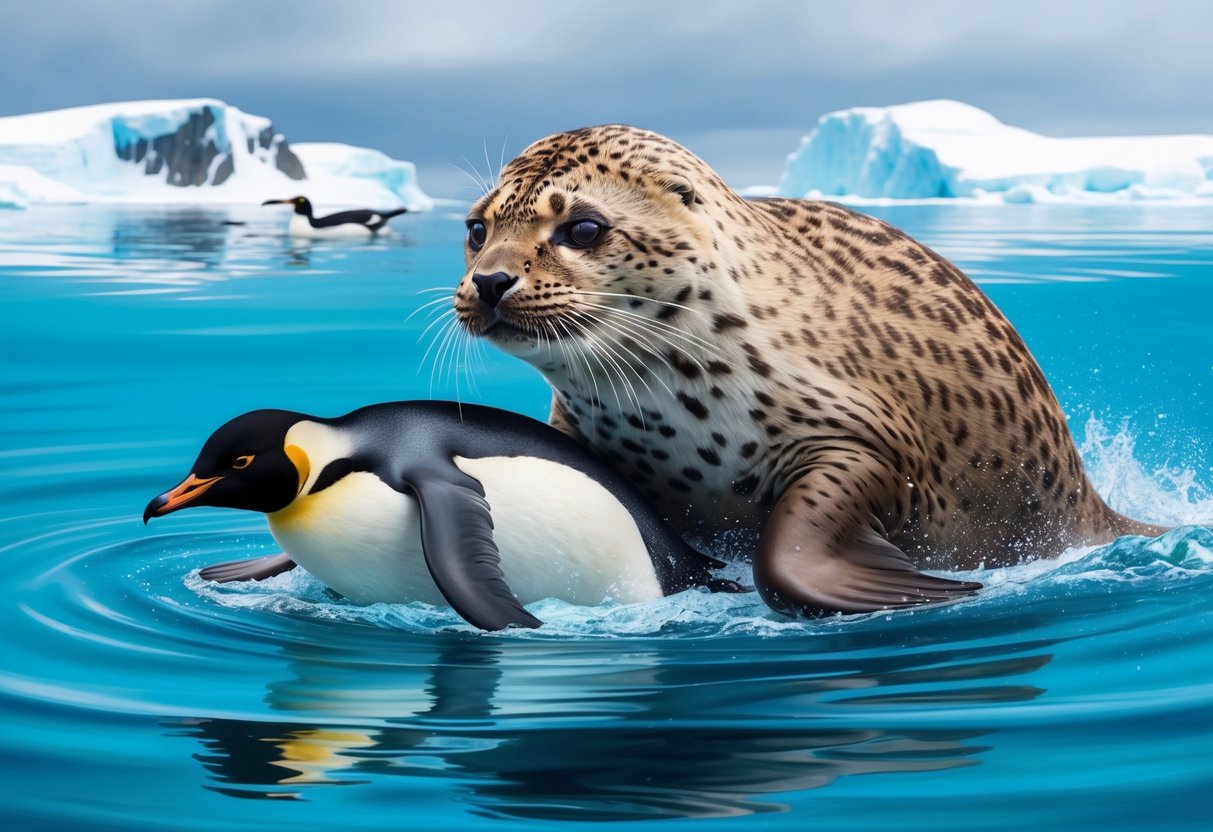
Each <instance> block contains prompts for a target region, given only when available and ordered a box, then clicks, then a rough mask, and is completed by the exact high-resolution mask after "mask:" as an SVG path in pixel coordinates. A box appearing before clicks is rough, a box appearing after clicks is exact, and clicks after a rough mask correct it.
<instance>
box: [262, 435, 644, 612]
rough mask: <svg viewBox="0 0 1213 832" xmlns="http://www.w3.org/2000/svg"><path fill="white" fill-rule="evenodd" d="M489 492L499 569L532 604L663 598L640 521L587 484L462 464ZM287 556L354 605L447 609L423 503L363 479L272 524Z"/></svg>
mask: <svg viewBox="0 0 1213 832" xmlns="http://www.w3.org/2000/svg"><path fill="white" fill-rule="evenodd" d="M455 463H456V464H457V465H458V466H459V468H460V469H462V470H463V471H464V473H466V474H468V475H469V476H472V477H475V478H476V479H477V480H479V481H480V483H481V485H483V487H484V490H485V498H486V499H487V500H488V503H489V508H490V510H491V512H492V517H493V527H494V528H493V539H494V541H495V542H496V544H497V548H498V550H499V551H500V552H501V570H502V572H503V573H504V575H505V579H506V582H507V583H508V584H509V586H510V589H512V590H513V592H514V594H515V595H516V596H517V597H518V600H519V601H521V602H522V603H523V604H529V603H531V602H532V601H538V600H540V599H543V598H559V599H562V600H565V601H568V602H570V603H574V604H585V605H593V604H598V603H601V602H602V601H603V600H605V599H608V598H610V599H613V600H616V601H619V602H625V603H630V602H636V601H648V600H653V599H655V598H660V597H661V595H662V592H661V585H660V583H659V582H658V580H657V575H656V573H655V572H654V570H653V562H652V560H651V559H650V557H649V553H648V550H647V549H646V547H645V545H644V541H643V539H642V538H641V536H640V531H639V529H637V527H636V523H635V521H634V520H633V519H632V515H631V513H630V512H629V511H628V510H627V509H626V508H625V507H624V506H623V505H622V504H620V503H619V501H618V500H616V499H615V498H614V497H613V496H612V495H611V493H610V492H609V491H607V490H606V489H605V488H603V487H602V486H601V485H599V484H598V483H597V482H595V481H594V480H592V479H590V478H589V477H587V476H586V475H584V474H582V473H580V472H577V471H574V470H573V469H571V468H567V467H565V466H563V465H559V464H557V463H554V462H549V461H547V460H541V459H535V458H532V457H486V458H483V459H464V458H461V457H456V458H455ZM269 520H270V531H271V532H272V533H273V535H274V538H275V540H277V541H278V543H279V545H281V546H282V549H283V551H284V552H286V553H287V554H288V555H290V556H291V557H292V558H293V559H294V560H295V562H296V563H298V564H299V565H300V566H302V567H303V568H304V569H306V570H307V571H308V572H310V573H312V574H313V575H315V576H316V578H317V579H318V580H320V581H321V582H322V583H324V584H325V585H326V586H328V587H331V588H332V589H334V590H336V591H337V592H339V593H341V594H342V595H344V596H345V597H347V598H349V599H350V600H351V601H355V602H357V603H361V604H372V603H376V602H380V601H383V602H388V603H406V602H409V601H424V602H426V603H430V604H442V605H445V604H446V600H445V599H444V598H443V597H442V594H441V593H440V592H439V591H438V588H437V587H436V586H435V585H434V581H433V578H431V577H430V573H429V569H428V568H427V567H426V565H425V557H424V554H423V552H422V547H421V523H420V515H419V509H418V506H417V502H416V500H415V499H414V498H413V497H411V496H409V495H406V494H401V493H400V492H398V491H396V490H394V489H392V488H390V487H389V486H388V485H386V484H385V483H384V482H383V481H382V480H380V479H379V478H378V477H376V476H374V475H373V474H369V473H365V472H356V473H352V474H349V475H347V476H346V477H344V478H342V479H341V480H340V481H339V482H337V483H335V484H334V485H331V486H329V487H328V488H326V489H324V490H323V491H321V492H319V493H317V494H314V495H308V496H306V497H300V498H299V499H297V500H296V501H295V502H294V503H292V504H291V505H290V506H289V507H288V508H286V509H284V510H283V511H280V512H277V513H275V514H271V515H270V516H269Z"/></svg>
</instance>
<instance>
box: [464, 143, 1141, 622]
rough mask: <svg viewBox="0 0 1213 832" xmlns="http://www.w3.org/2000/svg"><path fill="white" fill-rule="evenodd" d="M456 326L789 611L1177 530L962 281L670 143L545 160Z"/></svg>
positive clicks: (471, 253)
mask: <svg viewBox="0 0 1213 832" xmlns="http://www.w3.org/2000/svg"><path fill="white" fill-rule="evenodd" d="M467 228H468V234H467V239H466V243H465V255H466V264H467V270H466V273H465V274H464V276H463V278H462V279H461V281H460V283H459V285H458V287H457V289H456V290H455V293H454V297H453V301H452V302H453V305H454V309H455V316H456V318H457V320H458V321H459V322H460V323H461V324H462V326H463V327H464V328H465V329H466V331H467V332H468V333H470V334H472V335H473V336H483V337H485V338H487V339H489V340H490V341H491V342H493V343H494V344H495V345H496V346H498V347H499V348H501V349H502V350H504V351H505V352H507V353H510V354H512V355H515V356H517V357H519V358H522V359H523V360H525V361H527V362H528V363H530V364H531V365H533V366H534V367H536V368H537V369H538V370H539V371H540V372H541V373H542V374H543V375H544V376H545V377H546V379H547V381H548V382H549V383H550V385H551V387H552V392H553V396H552V406H551V415H550V421H551V423H552V424H553V425H555V426H557V427H559V428H560V429H562V430H564V431H565V432H566V433H568V434H570V435H571V436H573V437H574V438H576V439H577V440H578V441H580V442H581V443H583V444H584V445H587V446H589V447H591V448H593V449H595V450H596V451H597V452H598V453H599V454H601V455H602V456H603V457H604V458H605V459H606V460H607V461H608V462H610V463H611V464H612V465H613V466H614V467H615V468H617V469H618V470H619V471H621V472H623V473H624V474H625V475H626V476H627V477H628V478H629V479H631V480H632V481H633V482H634V483H635V484H636V485H637V486H639V487H640V488H641V489H642V490H643V491H644V492H645V494H646V495H647V496H648V497H649V499H651V500H653V501H654V503H655V504H656V505H657V506H658V507H659V509H660V510H661V511H662V512H663V514H665V515H666V516H667V518H668V519H669V521H670V522H671V523H672V524H674V526H675V528H677V529H678V530H679V531H680V532H681V533H683V534H691V535H708V536H712V535H716V534H718V533H719V532H722V531H725V530H729V529H736V530H739V531H740V532H742V533H743V534H744V535H749V536H752V538H753V539H754V540H755V541H756V548H755V551H754V554H753V570H754V581H755V584H756V586H757V587H758V589H759V591H760V592H761V594H762V597H763V599H764V600H765V601H766V602H767V603H768V604H769V605H770V606H771V607H773V608H774V609H776V610H780V611H783V612H787V613H793V614H794V613H803V614H806V615H817V614H823V613H831V612H844V613H851V612H863V611H871V610H877V609H887V608H893V607H901V606H908V605H914V604H921V603H932V602H939V601H944V600H948V599H951V598H955V597H959V596H963V595H966V594H969V593H971V592H973V591H975V590H976V589H978V588H980V585H979V584H975V583H971V582H963V581H953V580H948V579H944V578H939V577H933V576H930V575H926V574H924V573H923V572H921V571H920V570H921V569H928V568H933V569H941V568H953V569H965V568H974V567H978V566H980V565H985V566H999V565H1006V564H1011V563H1015V562H1018V561H1021V560H1023V559H1025V558H1028V557H1035V556H1040V555H1050V554H1056V553H1058V552H1060V551H1061V550H1062V549H1063V548H1065V547H1068V546H1075V545H1081V544H1095V543H1102V542H1106V541H1109V540H1111V539H1113V538H1115V537H1116V536H1119V535H1124V534H1145V535H1156V534H1159V533H1161V532H1162V531H1163V529H1160V528H1158V527H1155V526H1149V525H1146V524H1144V523H1139V522H1137V521H1135V520H1131V519H1129V518H1127V517H1124V516H1122V515H1120V514H1118V513H1117V512H1115V511H1113V510H1112V509H1111V508H1109V507H1108V505H1107V504H1105V503H1104V501H1103V500H1102V499H1101V498H1100V497H1099V495H1098V494H1097V493H1096V492H1095V490H1094V488H1093V487H1092V486H1091V483H1090V481H1089V480H1088V478H1087V476H1086V474H1085V472H1084V470H1083V465H1082V460H1081V458H1080V456H1079V453H1078V450H1077V448H1076V447H1075V445H1074V441H1073V439H1072V438H1071V436H1070V433H1069V430H1068V428H1067V425H1066V419H1065V415H1064V414H1063V412H1062V410H1061V408H1060V406H1059V404H1058V402H1057V399H1056V398H1055V397H1054V395H1053V392H1052V390H1051V389H1050V388H1049V385H1048V383H1047V382H1046V380H1045V377H1044V374H1043V373H1042V372H1041V370H1040V367H1039V366H1038V365H1037V363H1036V361H1035V360H1034V359H1033V357H1032V355H1031V354H1030V353H1029V351H1028V349H1027V347H1026V346H1025V345H1024V342H1023V340H1022V339H1021V338H1020V336H1019V335H1018V333H1017V332H1016V331H1015V329H1014V327H1012V326H1011V324H1010V323H1009V322H1008V321H1007V319H1006V318H1005V317H1004V316H1003V314H1002V313H1001V312H1000V311H999V310H998V309H997V308H996V307H995V306H994V304H993V303H992V302H991V301H990V299H989V298H987V297H986V296H985V295H984V294H983V293H982V292H981V290H980V289H979V288H978V287H977V286H976V285H975V284H974V283H973V282H972V281H971V280H970V279H969V278H968V277H967V276H966V275H965V274H964V273H963V272H961V270H960V269H958V268H957V267H956V266H954V265H953V264H952V263H950V262H948V261H947V260H945V259H944V258H943V257H941V256H940V255H938V254H936V253H935V252H934V251H932V250H931V249H929V248H927V247H926V246H924V245H922V244H921V243H919V242H917V241H915V240H913V239H912V238H910V237H909V236H907V235H906V234H904V233H903V232H901V231H899V230H898V229H896V228H894V227H892V226H890V225H888V224H886V223H884V222H882V221H880V220H878V219H875V218H873V217H869V216H865V215H863V214H859V213H856V212H854V211H850V210H848V209H846V208H844V207H842V206H839V205H836V204H831V203H828V202H813V201H804V200H794V199H780V198H764V199H745V198H743V197H741V196H740V195H738V194H737V193H735V192H734V191H733V190H732V189H731V188H729V187H728V186H727V185H726V184H725V183H724V181H723V180H722V179H721V178H720V176H718V175H717V174H716V173H715V171H713V170H712V169H711V168H710V167H709V166H708V165H707V164H706V163H705V162H704V161H702V160H701V159H699V158H698V157H696V156H695V155H694V154H692V153H691V152H690V151H688V150H686V149H685V148H683V147H682V146H680V145H679V144H677V143H675V142H674V141H672V140H670V139H668V138H665V137H664V136H661V135H658V134H656V133H652V132H648V131H645V130H640V129H636V128H633V127H628V126H623V125H607V126H600V127H591V128H585V129H580V130H573V131H569V132H564V133H558V134H555V135H552V136H549V137H547V138H545V139H542V140H540V141H538V142H536V143H534V144H532V145H531V146H530V147H528V148H527V149H526V150H525V151H523V153H522V154H521V155H520V156H519V157H518V158H516V159H514V160H513V161H512V162H510V163H509V164H508V165H507V166H506V167H505V168H504V169H503V170H502V171H501V173H500V177H499V180H498V184H497V185H496V187H494V188H493V189H492V190H490V191H489V192H488V193H486V194H485V195H484V196H483V197H482V198H481V199H479V200H478V201H477V202H476V203H475V204H474V205H473V206H472V207H471V209H470V211H469V212H468V215H467Z"/></svg>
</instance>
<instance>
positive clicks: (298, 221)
mask: <svg viewBox="0 0 1213 832" xmlns="http://www.w3.org/2000/svg"><path fill="white" fill-rule="evenodd" d="M261 204H262V205H263V206H265V205H293V206H295V213H294V215H293V216H292V217H291V224H290V229H289V230H290V234H291V236H292V237H310V238H312V239H325V238H332V237H370V236H372V235H374V234H377V233H379V230H380V229H382V228H383V227H384V226H385V225H387V221H388V220H390V219H391V218H392V217H398V216H400V215H401V214H405V213H408V210H409V209H407V208H396V209H394V210H391V211H372V210H370V209H366V208H364V209H361V210H357V211H339V212H338V213H336V214H329V215H328V216H327V217H317V216H314V215H313V213H312V203H311V201H310V200H309V199H308V198H307V197H305V196H297V197H294V198H293V199H267V200H266V201H265V202H263V203H261Z"/></svg>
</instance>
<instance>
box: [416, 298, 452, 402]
mask: <svg viewBox="0 0 1213 832" xmlns="http://www.w3.org/2000/svg"><path fill="white" fill-rule="evenodd" d="M440 322H442V319H441V318H439V319H438V320H437V321H435V322H434V323H440ZM456 324H457V321H456V320H455V318H454V317H453V316H452V317H451V318H450V319H449V320H447V321H445V322H442V327H441V328H440V329H439V330H438V332H436V333H435V334H434V337H433V338H431V339H430V344H429V346H428V347H426V348H425V354H424V355H422V356H421V360H420V361H419V362H417V374H418V375H420V374H421V371H422V370H423V369H425V365H426V362H428V361H430V355H431V353H433V360H434V362H435V365H434V366H436V362H437V360H438V355H437V353H435V352H434V350H435V349H436V348H437V346H438V344H439V343H440V342H441V340H442V335H443V334H444V333H445V332H446V329H447V328H448V327H452V326H455V325H456ZM431 326H432V325H431ZM417 340H418V341H420V340H421V339H420V338H419V339H417ZM433 389H434V370H433V367H431V369H430V392H431V393H432V392H433Z"/></svg>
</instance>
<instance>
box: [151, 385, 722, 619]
mask: <svg viewBox="0 0 1213 832" xmlns="http://www.w3.org/2000/svg"><path fill="white" fill-rule="evenodd" d="M191 506H221V507H227V508H238V509H248V510H251V511H259V512H263V513H264V514H266V516H267V518H268V522H269V529H270V532H271V534H272V535H273V536H274V539H275V540H276V541H277V542H278V544H279V545H280V546H281V547H282V550H283V554H280V555H271V556H268V557H262V558H253V559H251V560H242V561H232V562H229V563H222V564H218V565H215V566H210V567H207V568H206V569H203V570H202V572H201V575H202V577H204V578H207V579H210V580H215V581H220V582H223V581H239V580H250V579H252V580H260V579H263V578H267V577H270V576H272V575H276V574H280V573H282V572H285V571H287V570H289V569H293V568H294V567H295V566H296V564H297V565H299V566H302V567H303V568H304V569H306V570H307V571H308V572H310V573H311V574H312V575H314V576H315V577H316V578H317V579H318V580H319V581H321V582H322V583H324V584H325V585H326V586H328V587H329V588H330V589H332V590H334V591H336V592H338V593H340V594H341V595H343V596H345V597H346V598H348V599H349V600H351V601H354V602H355V603H359V604H373V603H378V602H387V603H406V602H410V601H425V602H427V603H431V604H444V603H446V604H449V605H450V606H451V607H453V608H454V609H455V611H456V612H457V613H459V615H461V616H462V617H463V618H464V619H466V620H467V621H468V622H469V623H471V624H473V625H474V626H476V627H479V628H481V629H484V630H499V629H503V628H505V627H507V626H509V625H515V626H519V627H538V626H539V625H540V624H542V622H541V621H540V620H539V619H537V618H536V617H535V616H533V615H532V614H531V613H529V612H527V610H526V609H524V607H523V605H524V604H527V603H530V602H532V601H538V600H540V599H542V598H560V599H563V600H565V601H569V602H571V603H576V604H584V605H594V604H598V603H601V602H602V601H603V600H604V599H605V598H607V597H610V598H613V599H614V600H616V601H620V602H625V603H631V602H640V601H650V600H655V599H657V598H660V597H662V596H664V595H669V594H673V593H675V592H681V591H682V590H685V589H689V588H691V587H695V586H703V587H707V588H708V589H710V590H712V591H727V592H741V591H744V590H745V588H744V587H742V586H740V585H739V584H737V583H735V582H733V581H729V580H725V579H721V578H717V577H714V576H713V575H712V570H713V569H717V568H720V567H722V566H724V565H725V564H724V563H722V562H721V561H718V560H715V559H713V558H710V557H708V556H707V555H704V554H702V553H700V552H698V551H696V550H695V549H693V548H691V547H690V546H689V545H687V544H686V543H685V542H684V541H683V540H682V539H681V538H680V537H679V536H678V535H677V533H676V532H674V530H673V529H671V528H670V527H669V526H668V525H666V523H665V521H664V520H663V519H662V518H661V516H660V515H659V514H658V513H657V512H656V510H655V509H654V508H652V506H650V505H649V503H648V502H647V500H646V499H645V498H644V497H643V496H642V495H641V494H640V492H639V491H637V490H636V488H635V487H634V486H632V485H631V484H630V483H629V482H628V481H627V480H626V479H625V478H624V477H622V476H621V475H620V474H618V473H616V472H615V470H614V469H612V468H611V467H610V466H609V465H607V464H606V463H605V462H603V461H602V460H600V459H599V458H598V457H596V456H594V455H593V454H592V453H591V452H590V451H588V450H587V449H585V448H583V447H582V446H581V445H579V444H577V442H575V441H574V440H573V439H571V438H569V437H568V436H566V435H565V434H563V433H561V432H559V431H557V430H556V429H555V428H552V427H550V426H549V425H547V424H545V423H543V422H538V421H536V420H534V419H531V418H529V417H526V416H522V415H520V414H517V413H510V412H508V411H504V410H498V409H496V408H491V407H483V406H478V405H468V404H464V405H459V404H456V403H454V402H439V401H411V402H391V403H387V404H377V405H371V406H368V407H364V408H361V409H358V410H355V411H353V412H351V413H348V414H346V415H345V416H339V417H337V418H330V419H326V418H319V417H315V416H309V415H307V414H304V413H295V412H292V411H286V410H257V411H253V412H251V413H246V414H244V415H242V416H238V417H236V418H235V419H233V420H231V421H230V422H228V423H227V424H225V425H223V426H222V427H221V428H219V429H218V430H217V431H215V432H214V433H213V434H212V435H211V437H210V438H209V439H207V441H206V442H205V443H204V444H203V446H202V450H201V452H200V453H199V454H198V458H197V460H196V461H195V462H194V466H193V469H192V470H191V472H190V474H189V476H187V477H186V478H185V480H184V481H182V482H181V483H180V484H179V485H177V486H176V487H174V488H172V489H170V490H168V491H165V492H164V493H163V494H161V495H159V496H158V497H156V498H154V499H153V500H152V501H151V502H150V503H148V505H147V508H146V510H145V511H144V513H143V521H144V523H147V522H148V521H149V520H150V519H151V518H153V517H162V516H164V515H166V514H170V513H172V512H175V511H178V510H180V509H183V508H188V507H191Z"/></svg>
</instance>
